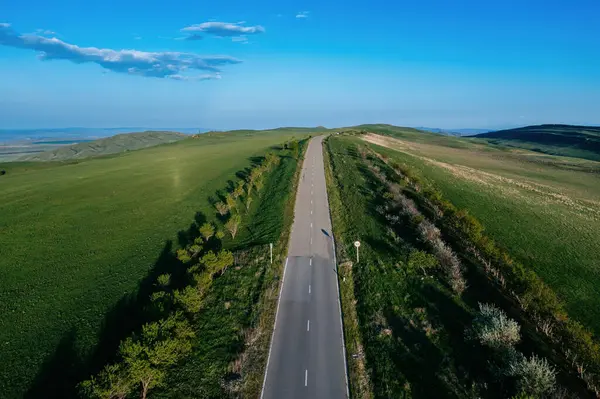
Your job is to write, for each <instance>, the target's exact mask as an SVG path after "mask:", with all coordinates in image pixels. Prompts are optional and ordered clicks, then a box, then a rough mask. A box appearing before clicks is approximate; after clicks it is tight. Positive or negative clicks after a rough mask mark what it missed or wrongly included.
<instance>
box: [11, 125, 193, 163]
mask: <svg viewBox="0 0 600 399" xmlns="http://www.w3.org/2000/svg"><path fill="white" fill-rule="evenodd" d="M187 137H189V136H188V135H186V134H183V133H178V132H155V131H147V132H141V133H125V134H118V135H116V136H112V137H107V138H103V139H99V140H94V141H88V142H83V143H78V144H73V145H68V146H62V147H59V148H56V149H53V150H50V151H44V152H39V153H35V154H29V155H25V156H23V157H21V158H19V159H17V160H18V161H66V160H69V159H82V158H89V157H94V156H99V155H108V154H116V153H119V152H125V151H131V150H139V149H141V148H147V147H153V146H156V145H159V144H166V143H172V142H175V141H179V140H183V139H185V138H187Z"/></svg>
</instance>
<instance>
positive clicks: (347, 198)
mask: <svg viewBox="0 0 600 399" xmlns="http://www.w3.org/2000/svg"><path fill="white" fill-rule="evenodd" d="M409 134H410V132H409ZM382 144H383V143H382ZM367 145H369V144H368V143H367V142H366V141H363V140H362V139H361V138H358V137H344V136H341V137H333V138H330V139H329V140H328V144H327V152H328V154H327V155H328V159H329V164H330V165H331V168H332V169H331V174H330V175H329V178H328V190H329V198H330V207H331V213H332V222H333V230H334V235H335V238H336V244H337V252H338V261H339V263H340V270H341V272H340V274H341V277H350V278H345V279H343V278H342V279H341V281H340V285H341V290H340V291H341V294H342V308H343V309H344V312H345V315H349V314H350V315H351V317H346V316H345V317H344V324H345V325H344V328H345V332H346V337H347V340H346V348H347V351H348V367H349V377H350V384H351V392H353V394H354V395H356V397H361V398H368V397H376V398H389V397H394V398H410V397H413V398H432V397H436V398H445V397H446V398H474V397H485V398H506V397H511V396H512V395H514V394H515V393H516V392H515V389H514V387H512V386H511V382H509V383H508V384H507V383H505V382H501V381H499V380H498V379H497V376H494V374H493V372H492V371H490V370H489V366H488V362H489V359H490V357H489V353H487V352H485V351H484V350H482V348H481V347H478V346H476V345H473V344H472V343H470V342H469V341H468V340H466V339H465V331H466V329H467V328H468V327H469V326H470V325H471V322H472V319H473V315H474V312H475V310H476V309H477V307H478V303H480V302H484V303H493V304H495V305H496V306H499V307H500V308H502V309H504V310H505V311H506V312H507V313H508V314H510V317H511V318H514V319H515V320H517V322H518V323H519V324H520V325H521V331H522V341H521V342H520V343H519V344H518V345H517V350H519V351H522V352H523V353H525V354H527V355H529V354H531V353H536V354H538V355H540V356H542V357H546V358H549V359H552V360H551V361H552V362H553V364H555V367H556V370H557V371H558V373H559V377H558V378H559V381H560V384H561V385H562V386H564V387H567V389H569V390H570V391H571V392H573V393H575V394H576V395H578V396H577V397H588V396H587V392H586V390H585V388H584V386H583V384H582V382H581V381H578V380H576V379H573V378H572V373H571V372H570V371H569V365H568V363H567V362H566V361H565V360H564V359H562V358H561V357H560V356H559V355H557V352H556V351H555V349H552V348H551V345H550V344H549V340H548V339H547V338H545V337H543V336H542V335H541V334H540V333H539V332H537V331H536V330H535V328H533V326H532V325H531V323H530V322H529V321H528V320H527V319H526V318H525V315H524V314H523V313H522V312H520V311H519V310H518V309H517V307H516V306H515V305H514V303H512V302H510V301H507V299H506V297H505V296H504V295H503V294H502V292H500V291H499V290H498V289H497V288H495V286H494V285H493V284H490V280H489V279H487V278H486V277H485V276H483V275H482V274H481V271H480V270H479V269H477V267H476V266H475V265H474V264H473V263H472V261H470V260H469V259H468V257H465V256H463V255H465V254H461V253H458V252H457V254H458V255H459V257H460V259H461V262H463V265H464V266H465V270H464V272H463V273H464V278H465V280H466V282H467V289H466V290H465V292H464V293H463V294H462V295H461V296H457V295H455V294H453V292H452V290H451V289H450V287H449V286H448V284H447V283H446V282H445V280H444V278H443V275H440V273H439V272H427V273H423V272H420V271H419V272H418V273H417V274H416V275H415V274H414V273H412V274H411V273H409V272H408V271H405V270H407V264H408V263H409V256H410V254H411V253H413V251H415V250H420V251H425V252H427V253H432V251H431V248H430V247H428V246H427V245H425V244H424V242H423V240H421V239H420V238H419V236H418V235H417V233H416V229H415V227H414V225H413V223H414V222H411V221H410V220H405V219H400V222H399V223H396V224H391V223H390V222H389V221H388V219H387V216H388V215H391V216H394V215H399V213H398V211H397V210H392V211H391V214H387V215H386V216H385V217H384V214H383V213H382V211H381V209H382V207H385V206H386V204H389V203H390V202H389V200H388V199H387V198H389V194H390V191H388V188H387V187H386V185H385V184H383V183H382V182H381V181H380V180H379V179H378V178H377V177H376V176H375V175H374V174H373V172H372V170H371V169H369V167H368V166H367V164H368V163H372V164H373V165H376V167H378V168H379V169H380V170H381V171H382V173H383V174H384V175H388V176H395V175H394V174H393V172H390V170H389V168H387V167H386V165H385V164H383V163H382V162H381V161H379V160H378V159H369V160H366V159H364V158H363V156H362V155H361V154H360V152H361V150H360V146H367ZM467 146H468V145H467ZM454 147H457V148H461V147H460V146H454ZM372 148H374V149H376V151H377V152H380V153H385V154H386V155H389V156H390V159H391V160H396V159H399V160H404V156H405V155H404V154H400V153H398V152H396V151H391V150H389V149H386V148H385V147H381V146H375V145H373V146H372ZM448 148H451V147H448ZM390 178H391V177H390ZM396 178H397V177H396ZM393 181H395V180H393ZM398 181H399V182H400V183H401V181H400V180H398ZM435 183H436V186H437V183H438V181H437V180H436V181H435ZM454 184H457V183H456V182H455V183H454ZM400 187H403V188H402V189H401V190H402V192H403V193H404V195H406V196H410V198H417V197H418V196H419V195H420V194H419V192H417V191H415V190H413V189H411V188H410V187H407V186H406V185H404V186H403V185H402V183H401V184H400ZM440 187H442V186H441V185H440ZM444 187H446V186H444ZM444 194H446V191H444ZM463 194H464V192H463ZM448 198H450V196H448ZM454 199H455V198H452V201H453V202H454ZM457 202H458V201H457ZM488 205H489V204H488ZM354 240H360V241H361V247H360V251H361V257H360V262H359V263H358V264H356V263H354V261H355V258H354V256H355V249H354V247H353V245H352V243H353V242H354ZM451 246H454V244H451ZM457 248H458V247H455V246H454V250H455V251H458V249H457ZM349 271H350V272H349ZM353 307H354V308H355V310H356V316H357V317H356V318H354V317H353V316H352V308H353Z"/></svg>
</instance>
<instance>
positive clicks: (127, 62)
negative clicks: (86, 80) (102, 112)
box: [0, 23, 242, 80]
mask: <svg viewBox="0 0 600 399" xmlns="http://www.w3.org/2000/svg"><path fill="white" fill-rule="evenodd" d="M0 45H3V46H7V47H15V48H21V49H27V50H33V51H37V52H38V57H39V58H40V59H41V60H68V61H71V62H73V63H76V64H83V63H93V64H97V65H100V66H101V67H103V68H104V69H107V70H110V71H114V72H119V73H127V74H131V75H141V76H147V77H154V78H166V79H174V80H206V79H219V78H220V77H221V76H220V72H221V68H220V67H222V66H223V65H228V64H239V63H241V62H242V61H240V60H238V59H236V58H233V57H229V56H225V55H223V56H201V55H198V54H194V53H181V52H170V51H166V52H146V51H139V50H133V49H132V50H113V49H103V48H96V47H79V46H77V45H74V44H70V43H66V42H64V41H62V40H59V39H57V38H46V37H43V36H39V35H21V34H19V33H18V32H16V31H15V30H14V29H12V28H11V26H10V24H7V23H2V24H0ZM192 70H197V71H206V72H209V73H210V74H206V75H200V76H190V75H187V74H186V75H183V73H186V72H190V71H192ZM184 78H185V79H184Z"/></svg>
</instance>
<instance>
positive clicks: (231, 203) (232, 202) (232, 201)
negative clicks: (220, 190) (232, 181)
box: [225, 193, 236, 212]
mask: <svg viewBox="0 0 600 399" xmlns="http://www.w3.org/2000/svg"><path fill="white" fill-rule="evenodd" d="M225 202H226V203H227V208H228V209H229V212H232V211H233V210H234V209H235V207H236V201H235V198H233V195H231V193H230V194H227V197H225Z"/></svg>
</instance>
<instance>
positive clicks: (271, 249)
mask: <svg viewBox="0 0 600 399" xmlns="http://www.w3.org/2000/svg"><path fill="white" fill-rule="evenodd" d="M269 250H270V252H271V264H273V243H270V244H269Z"/></svg>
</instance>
